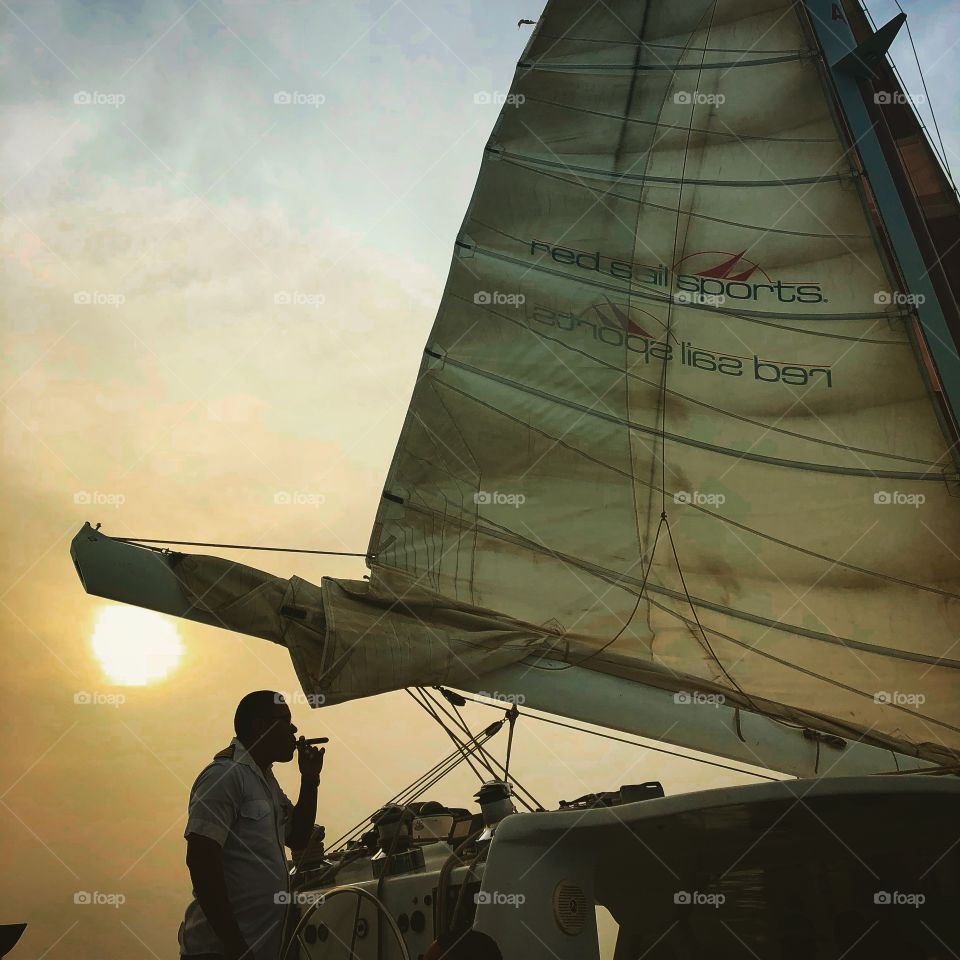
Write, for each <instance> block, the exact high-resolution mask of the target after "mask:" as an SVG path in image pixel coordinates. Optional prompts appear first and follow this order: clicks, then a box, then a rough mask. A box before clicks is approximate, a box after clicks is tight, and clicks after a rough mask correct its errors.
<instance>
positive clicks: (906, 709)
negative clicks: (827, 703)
mask: <svg viewBox="0 0 960 960" xmlns="http://www.w3.org/2000/svg"><path fill="white" fill-rule="evenodd" d="M650 603H652V604H653V605H654V606H655V607H657V609H658V610H662V611H663V612H664V613H668V614H670V615H671V616H673V617H676V618H677V619H678V620H682V621H683V622H684V623H686V624H687V626H690V627H692V626H693V621H692V620H689V619H687V617H685V616H684V615H683V614H682V613H679V612H678V611H676V610H671V609H670V607H668V606H666V605H665V604H662V603H658V602H657V601H656V600H654V599H652V598H651V599H650ZM706 629H708V630H709V631H710V632H711V633H712V634H714V635H715V636H718V637H720V638H721V639H723V640H727V641H729V642H730V643H733V644H736V646H738V647H743V648H744V649H745V650H749V651H750V652H751V653H755V654H756V655H757V656H759V657H763V658H764V659H766V660H772V661H774V663H779V664H780V666H782V667H786V668H787V669H788V670H796V671H797V672H798V673H802V674H805V675H806V676H808V677H812V678H813V679H814V680H821V681H823V682H824V683H826V684H829V685H831V686H834V687H839V688H840V689H841V690H846V691H847V693H852V694H855V695H856V696H858V697H864V698H865V699H867V700H871V701H873V702H876V694H874V693H868V692H867V691H865V690H859V689H858V688H857V687H852V686H850V685H849V684H847V683H843V682H842V681H840V680H836V679H834V678H833V677H828V676H825V675H823V674H819V673H817V672H816V671H815V670H810V669H808V668H807V667H801V666H800V664H798V663H791V662H790V661H789V660H784V659H783V658H782V657H778V656H777V655H776V654H773V653H770V652H768V651H766V650H761V649H760V648H759V647H755V646H753V645H752V644H750V643H747V642H746V641H745V640H737V639H736V638H735V637H731V636H730V635H729V634H727V633H723V632H722V631H721V630H717V628H716V627H707V628H706ZM784 706H786V705H784ZM883 706H884V707H888V708H890V709H892V710H899V711H900V712H901V713H905V714H907V715H908V716H910V717H913V718H915V719H918V720H922V721H924V722H929V723H933V724H936V725H937V726H939V727H943V728H945V729H946V730H950V731H952V732H954V733H960V727H955V726H953V725H952V724H949V723H946V722H945V721H943V720H937V719H936V718H934V717H931V716H928V715H927V714H923V713H920V712H919V711H917V710H911V709H910V708H909V707H905V706H903V705H902V704H899V703H885V704H884V705H883ZM790 709H796V708H793V707H791V708H790ZM761 712H763V711H761ZM804 712H806V711H804ZM764 715H766V714H765V713H764ZM809 715H810V716H812V717H814V718H816V719H817V720H819V721H820V722H828V723H829V722H831V721H830V720H829V718H825V717H821V716H820V715H819V714H816V713H813V712H810V713H809ZM858 732H859V731H858ZM875 742H877V743H878V744H880V745H881V746H883V748H884V749H886V750H892V749H894V748H893V747H891V746H890V744H889V743H880V741H875Z"/></svg>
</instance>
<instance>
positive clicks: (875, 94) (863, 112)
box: [804, 0, 960, 459]
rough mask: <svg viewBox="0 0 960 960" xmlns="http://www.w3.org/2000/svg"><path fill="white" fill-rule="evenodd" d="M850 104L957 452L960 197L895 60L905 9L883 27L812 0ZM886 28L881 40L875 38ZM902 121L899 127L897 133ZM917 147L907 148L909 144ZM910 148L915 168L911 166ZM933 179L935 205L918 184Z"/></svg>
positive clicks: (815, 21) (844, 104)
mask: <svg viewBox="0 0 960 960" xmlns="http://www.w3.org/2000/svg"><path fill="white" fill-rule="evenodd" d="M804 5H805V7H806V10H807V12H808V14H809V17H810V22H811V24H812V26H813V28H814V31H815V33H816V37H817V40H818V42H819V44H820V48H821V51H822V53H823V58H824V63H825V65H826V67H827V70H828V74H829V78H830V81H831V83H832V85H833V88H834V91H835V93H836V97H837V100H838V103H839V105H840V107H841V108H842V111H843V117H844V120H845V121H846V126H847V130H848V131H849V139H850V142H851V146H852V147H853V148H855V150H856V152H857V154H858V155H859V159H860V161H861V162H862V164H863V173H864V176H865V189H866V190H867V191H868V194H869V199H870V202H871V205H874V204H875V209H876V212H877V214H878V215H879V217H880V219H881V221H882V224H883V227H884V229H885V236H886V239H887V240H888V242H889V245H890V249H891V252H892V254H893V257H894V266H895V267H897V268H898V269H899V273H900V276H901V277H902V280H903V284H904V292H906V293H908V294H909V295H910V296H911V297H912V300H913V305H914V306H915V309H916V314H917V318H918V320H919V323H920V331H919V335H920V339H921V345H920V349H921V354H922V360H923V361H924V362H923V366H924V368H925V370H926V372H927V375H928V377H929V378H930V384H931V388H932V390H933V391H934V394H935V396H936V398H937V403H938V409H939V411H940V412H941V414H942V421H943V422H944V424H945V432H947V435H948V437H949V438H950V440H951V442H952V444H954V446H953V448H952V449H953V455H954V458H955V459H956V458H957V457H958V452H957V448H956V446H955V444H956V442H957V439H958V423H960V420H958V412H960V354H958V350H957V344H958V342H960V309H958V305H957V304H958V291H960V204H958V202H957V195H956V191H955V190H954V188H953V187H952V185H951V184H950V183H949V182H948V181H947V177H946V175H945V174H944V171H943V169H942V167H941V165H940V163H939V161H938V160H937V158H936V154H935V153H934V151H933V149H932V148H931V146H930V144H929V142H928V140H927V138H926V135H925V133H924V132H923V130H922V128H921V126H920V124H919V122H918V120H917V117H916V114H915V113H914V112H913V109H912V107H910V106H909V101H908V98H907V97H906V95H905V92H904V91H903V89H902V88H901V85H900V83H899V81H898V80H897V77H896V75H895V73H894V71H893V70H892V69H891V67H890V64H889V62H888V60H887V57H886V49H887V48H888V47H889V44H890V43H891V42H892V41H893V38H894V36H895V35H896V32H897V31H898V30H899V27H900V25H901V24H902V23H903V22H905V20H906V16H905V15H901V16H900V17H898V18H896V20H895V21H891V22H890V23H889V24H887V25H886V27H883V28H881V30H880V31H878V32H877V33H875V32H874V31H873V30H872V29H871V28H870V25H869V23H868V22H867V18H866V15H865V12H864V9H863V7H862V5H861V3H860V0H804ZM884 31H886V33H887V36H886V37H884V38H883V41H882V43H881V44H880V45H879V46H878V45H876V39H877V38H878V37H880V36H881V34H882V33H883V32H884ZM894 129H897V130H898V135H897V136H895V135H894ZM900 145H903V147H905V148H906V149H909V150H910V153H909V154H905V153H904V152H903V150H902V149H901V146H900ZM907 156H909V158H910V159H909V162H910V166H911V167H912V169H908V168H907ZM917 182H920V183H922V184H924V185H925V186H926V194H925V196H926V199H927V200H928V204H927V205H926V209H925V208H924V206H923V205H921V200H920V197H919V196H918V195H917V192H916V189H915V187H914V184H915V183H917Z"/></svg>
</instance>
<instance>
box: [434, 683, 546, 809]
mask: <svg viewBox="0 0 960 960" xmlns="http://www.w3.org/2000/svg"><path fill="white" fill-rule="evenodd" d="M420 689H421V690H422V692H423V693H424V695H425V696H430V699H431V702H433V703H435V704H436V705H437V706H438V707H439V708H440V709H441V710H444V713H447V711H446V710H445V708H444V706H443V703H442V702H440V700H439V699H437V698H434V697H433V696H432V695H430V692H429V691H428V690H426V689H424V688H423V687H421V688H420ZM438 689H439V688H438ZM447 716H449V713H447ZM506 721H507V717H506V716H504V718H503V719H502V720H501V721H500V726H502V725H503V724H504V723H506ZM487 756H488V758H489V759H490V761H491V762H492V763H493V764H494V765H495V766H496V767H498V768H499V769H500V770H501V772H502V771H503V769H504V767H503V764H502V763H500V761H499V760H497V759H496V757H494V756H492V755H490V754H487ZM493 777H494V779H495V780H499V779H501V778H500V777H499V776H498V775H497V774H496V773H494V774H493ZM513 785H514V788H515V789H516V790H518V791H520V792H521V793H523V794H524V795H525V796H526V797H528V798H529V800H530V803H528V802H527V801H525V800H524V799H523V798H522V797H520V796H519V795H518V796H517V799H518V800H520V802H521V803H523V805H524V806H525V807H527V808H528V809H531V810H532V809H533V807H532V806H531V803H532V804H533V805H535V806H536V807H539V808H540V809H541V810H543V809H545V808H544V806H543V804H542V803H541V802H540V801H539V800H538V799H537V798H536V797H535V796H534V795H533V794H532V793H531V792H530V791H529V790H528V789H527V788H526V787H525V786H524V785H523V784H522V783H520V782H519V781H518V780H517V778H516V777H514V778H513Z"/></svg>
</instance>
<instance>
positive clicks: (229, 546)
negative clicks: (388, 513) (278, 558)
mask: <svg viewBox="0 0 960 960" xmlns="http://www.w3.org/2000/svg"><path fill="white" fill-rule="evenodd" d="M111 539H112V540H119V541H121V542H122V543H133V544H143V543H166V544H170V545H172V546H177V547H217V548H219V549H220V550H267V551H270V552H271V553H315V554H319V555H320V556H324V557H370V556H371V554H369V553H347V552H346V551H343V550H307V549H306V548H304V547H258V546H252V545H250V544H244V543H201V542H200V541H198V540H147V539H145V538H144V537H111ZM151 549H153V548H151Z"/></svg>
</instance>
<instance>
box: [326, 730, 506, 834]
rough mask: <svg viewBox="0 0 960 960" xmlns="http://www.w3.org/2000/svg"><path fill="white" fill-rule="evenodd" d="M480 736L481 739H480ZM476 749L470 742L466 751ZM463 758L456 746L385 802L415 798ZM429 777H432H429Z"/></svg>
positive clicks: (359, 827)
mask: <svg viewBox="0 0 960 960" xmlns="http://www.w3.org/2000/svg"><path fill="white" fill-rule="evenodd" d="M490 736H491V735H490V734H488V733H487V732H486V730H483V731H481V733H479V734H477V737H476V738H474V740H476V741H478V742H483V741H484V740H489V739H490ZM481 738H483V739H482V740H481ZM476 749H477V743H472V745H470V747H469V750H468V751H467V752H468V753H473V752H474V751H475V750H476ZM463 759H464V757H463V751H462V750H460V748H459V747H458V748H457V749H456V750H454V751H453V752H452V753H450V754H449V755H448V756H446V757H444V758H443V759H442V760H440V761H439V762H438V763H435V764H434V765H433V766H432V767H431V768H430V769H429V770H428V771H427V772H426V773H424V774H422V775H421V776H420V777H418V778H417V779H416V780H414V781H413V783H411V784H409V785H408V786H406V787H404V789H403V790H401V791H400V792H399V793H397V794H395V795H394V796H393V797H391V798H390V799H389V800H387V803H402V802H407V803H409V802H410V800H412V799H415V798H416V797H417V796H419V795H420V794H422V793H423V792H424V791H425V790H429V789H431V787H433V786H434V785H435V784H437V783H438V782H439V781H440V780H442V779H443V778H444V777H445V776H446V775H447V774H448V773H450V772H451V771H452V770H454V769H455V768H456V767H458V766H459V765H460V763H461V762H463ZM444 767H445V769H442V770H441V768H444ZM438 771H439V772H438ZM431 777H432V779H430V778H431ZM414 791H415V792H414ZM404 798H407V799H406V800H404ZM371 818H372V814H371V815H370V816H368V817H366V818H365V819H363V820H361V821H360V822H359V823H357V824H356V825H355V826H354V827H352V828H351V829H350V830H348V831H347V832H346V833H344V834H343V835H342V836H340V837H339V838H338V839H337V840H336V841H334V845H333V847H332V848H331V849H334V848H337V847H339V846H340V845H341V844H342V843H343V841H344V840H348V839H349V838H351V837H353V836H356V834H357V833H359V832H360V831H361V830H362V829H363V827H364V826H366V824H368V823H370V821H371Z"/></svg>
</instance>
